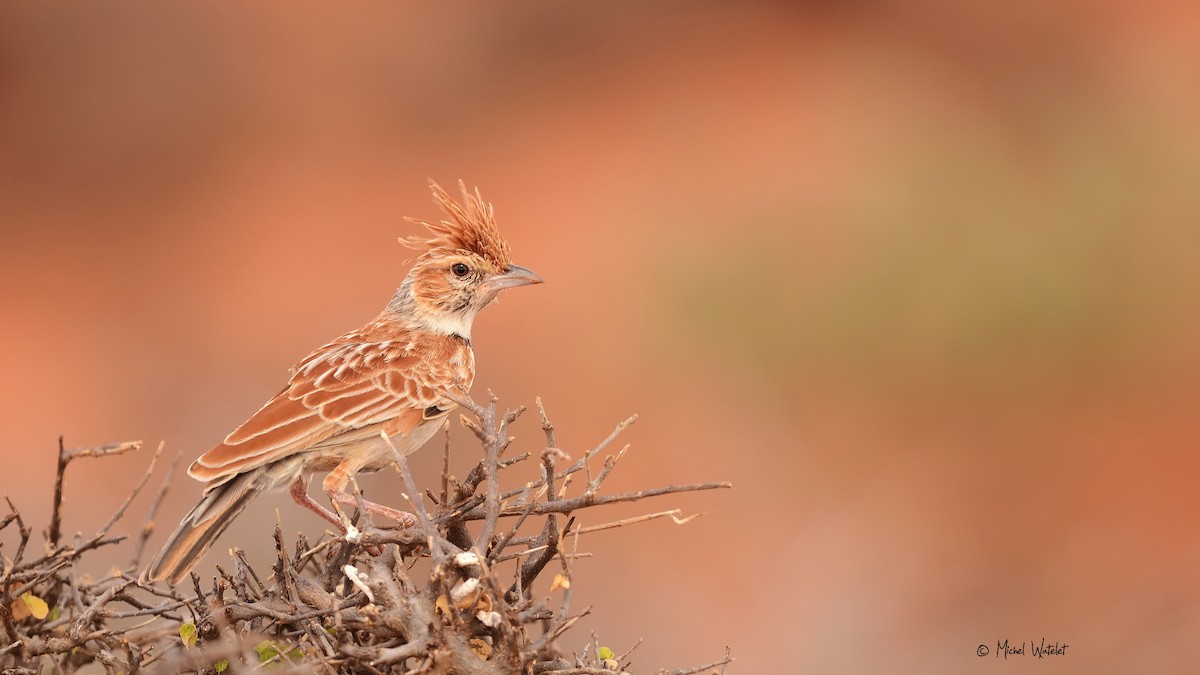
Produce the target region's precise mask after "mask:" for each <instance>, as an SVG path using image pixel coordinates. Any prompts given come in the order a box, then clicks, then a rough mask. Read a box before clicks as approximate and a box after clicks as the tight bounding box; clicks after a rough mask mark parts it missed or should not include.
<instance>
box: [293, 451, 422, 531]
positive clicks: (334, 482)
mask: <svg viewBox="0 0 1200 675" xmlns="http://www.w3.org/2000/svg"><path fill="white" fill-rule="evenodd" d="M350 473H351V471H350V467H349V466H347V464H346V462H342V463H341V464H338V465H337V466H336V467H334V469H333V471H330V472H329V475H328V476H325V480H324V482H322V484H321V485H322V487H324V488H325V494H327V495H329V500H330V501H331V502H333V505H334V507H335V508H336V507H337V505H338V504H339V503H341V504H345V505H347V506H359V505H360V504H359V500H358V499H356V498H355V497H354V495H351V494H349V493H348V492H346V484H347V483H349V482H350ZM306 496H307V495H306ZM361 506H362V508H364V509H366V510H367V512H368V513H370V514H372V515H376V516H383V517H384V518H387V519H389V520H394V521H396V522H397V523H398V524H399V525H400V529H407V528H410V527H412V526H414V525H416V524H417V517H416V516H414V515H413V514H411V513H407V512H405V511H400V510H397V509H393V508H392V507H390V506H384V505H383V504H376V503H375V502H370V501H367V500H366V499H363V500H362V504H361ZM322 510H324V509H322ZM326 513H328V511H326Z"/></svg>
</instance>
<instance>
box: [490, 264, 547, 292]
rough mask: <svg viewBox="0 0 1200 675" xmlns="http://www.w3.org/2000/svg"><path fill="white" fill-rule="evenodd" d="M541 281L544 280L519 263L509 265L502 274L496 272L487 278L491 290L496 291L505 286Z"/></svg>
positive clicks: (543, 281) (512, 286) (525, 284)
mask: <svg viewBox="0 0 1200 675" xmlns="http://www.w3.org/2000/svg"><path fill="white" fill-rule="evenodd" d="M541 283H545V280H544V279H542V278H541V277H539V276H538V275H537V273H536V272H534V271H533V270H530V269H526V268H524V267H521V266H520V265H509V266H508V270H506V271H505V272H504V273H503V274H498V275H496V276H494V277H492V278H491V279H489V280H488V282H487V285H488V288H490V289H491V290H492V291H493V292H497V291H502V290H504V289H505V288H514V287H516V286H528V285H529V284H541Z"/></svg>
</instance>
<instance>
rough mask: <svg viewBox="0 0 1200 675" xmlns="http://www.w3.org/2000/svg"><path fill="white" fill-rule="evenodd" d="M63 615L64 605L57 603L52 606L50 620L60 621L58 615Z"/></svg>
mask: <svg viewBox="0 0 1200 675" xmlns="http://www.w3.org/2000/svg"><path fill="white" fill-rule="evenodd" d="M60 616H62V607H60V606H59V605H55V606H53V607H51V608H50V620H51V621H58V617H60Z"/></svg>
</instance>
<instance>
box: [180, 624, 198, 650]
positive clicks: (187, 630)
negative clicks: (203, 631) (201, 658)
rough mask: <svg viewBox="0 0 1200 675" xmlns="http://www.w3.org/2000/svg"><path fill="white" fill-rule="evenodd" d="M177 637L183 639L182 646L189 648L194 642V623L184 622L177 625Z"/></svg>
mask: <svg viewBox="0 0 1200 675" xmlns="http://www.w3.org/2000/svg"><path fill="white" fill-rule="evenodd" d="M179 639H180V640H182V641H183V646H184V647H187V648H188V649H191V648H192V646H193V645H195V644H196V624H193V623H185V624H183V625H182V626H180V627H179Z"/></svg>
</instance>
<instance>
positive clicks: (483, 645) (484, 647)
mask: <svg viewBox="0 0 1200 675" xmlns="http://www.w3.org/2000/svg"><path fill="white" fill-rule="evenodd" d="M467 644H469V645H471V651H473V652H475V656H478V657H479V658H480V659H482V660H484V661H487V660H488V658H490V657H491V655H492V646H491V645H489V644H488V643H487V642H486V641H484V640H481V639H479V638H471V639H470V640H468V641H467Z"/></svg>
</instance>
